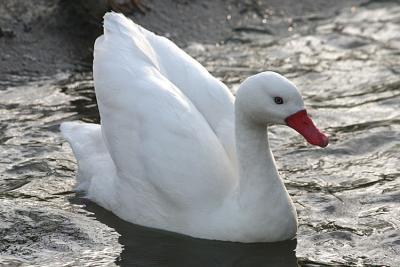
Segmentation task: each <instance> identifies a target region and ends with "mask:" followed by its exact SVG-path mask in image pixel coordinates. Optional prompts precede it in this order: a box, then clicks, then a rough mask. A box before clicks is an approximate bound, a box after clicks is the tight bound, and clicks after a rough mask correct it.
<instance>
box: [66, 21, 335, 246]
mask: <svg viewBox="0 0 400 267" xmlns="http://www.w3.org/2000/svg"><path fill="white" fill-rule="evenodd" d="M93 76H94V85H95V91H96V96H97V100H98V107H99V111H100V117H101V125H97V124H88V123H81V122H66V123H63V124H62V125H61V131H62V133H63V135H64V136H65V138H66V139H67V140H68V141H69V143H70V144H71V146H72V149H73V152H74V154H75V157H76V159H77V161H78V174H77V180H78V185H77V189H78V190H83V191H85V192H86V194H87V197H88V198H89V199H91V200H93V201H94V202H96V203H98V204H99V205H101V206H103V207H104V208H106V209H108V210H111V211H112V212H113V213H115V214H116V215H117V216H119V217H121V218H122V219H124V220H127V221H129V222H132V223H136V224H139V225H144V226H149V227H154V228H159V229H164V230H169V231H174V232H178V233H182V234H186V235H190V236H193V237H200V238H206V239H218V240H228V241H240V242H262V241H268V242H273V241H280V240H286V239H290V238H293V237H294V236H295V234H296V231H297V217H296V211H295V208H294V206H293V203H292V201H291V199H290V197H289V195H288V193H287V191H286V189H285V186H284V184H283V181H282V179H281V178H280V177H279V174H278V172H277V169H276V166H275V162H274V158H273V156H272V154H271V150H270V148H269V145H268V138H267V135H266V132H267V126H268V125H270V124H282V125H288V126H290V127H292V128H294V129H295V130H296V131H298V132H299V133H300V134H302V135H303V136H304V137H305V138H306V140H307V141H308V142H309V143H311V144H313V145H318V146H321V147H325V146H326V145H327V144H328V138H327V137H326V136H325V135H324V134H322V133H321V132H320V131H319V130H318V129H317V128H316V127H315V126H314V124H313V122H312V121H311V119H310V118H309V117H308V116H307V113H306V111H305V109H304V104H303V100H302V97H301V95H300V93H299V91H298V90H297V89H296V87H295V86H294V85H293V84H292V83H291V82H290V81H288V80H287V79H285V78H284V77H282V76H281V75H279V74H277V73H274V72H263V73H260V74H257V75H254V76H251V77H249V78H247V79H246V80H245V81H244V82H243V83H242V84H241V85H240V87H239V90H238V91H237V96H236V100H234V97H233V95H232V94H231V93H230V91H229V90H228V89H227V87H226V86H225V85H224V84H223V83H221V82H220V81H218V80H217V79H215V78H214V77H213V76H212V75H211V74H209V73H208V72H207V71H206V70H205V68H204V67H202V66H201V65H200V64H199V63H198V62H197V61H195V60H194V59H193V58H191V57H190V56H189V55H187V54H186V53H185V52H183V51H182V50H180V49H179V48H178V47H177V46H176V45H175V44H173V43H172V42H171V41H169V40H168V39H166V38H164V37H160V36H157V35H155V34H153V33H152V32H149V31H147V30H145V29H143V28H142V27H140V26H138V25H136V24H134V23H133V22H132V21H131V20H129V19H127V18H126V17H124V16H123V15H122V14H117V13H107V14H106V15H105V17H104V35H102V36H100V37H99V38H98V39H97V40H96V43H95V49H94V66H93Z"/></svg>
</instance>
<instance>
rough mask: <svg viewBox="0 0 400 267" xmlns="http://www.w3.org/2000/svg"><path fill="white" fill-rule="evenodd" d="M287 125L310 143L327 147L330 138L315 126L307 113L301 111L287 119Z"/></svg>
mask: <svg viewBox="0 0 400 267" xmlns="http://www.w3.org/2000/svg"><path fill="white" fill-rule="evenodd" d="M285 122H286V124H287V125H288V126H289V127H290V128H293V129H294V130H296V131H297V132H298V133H299V134H301V135H302V136H303V137H304V138H305V139H306V140H307V142H308V143H310V144H312V145H316V146H320V147H326V146H327V145H328V143H329V138H328V136H326V135H325V134H323V133H321V131H320V130H319V129H318V128H317V127H316V126H315V124H314V122H313V121H312V120H311V118H310V117H309V116H308V114H307V111H306V110H305V109H304V110H300V111H298V112H296V113H294V114H292V115H290V116H289V117H287V118H286V119H285Z"/></svg>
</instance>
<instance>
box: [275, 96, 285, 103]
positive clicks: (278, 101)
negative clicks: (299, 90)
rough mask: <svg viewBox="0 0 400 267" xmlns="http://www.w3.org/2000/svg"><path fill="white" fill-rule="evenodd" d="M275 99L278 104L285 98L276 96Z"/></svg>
mask: <svg viewBox="0 0 400 267" xmlns="http://www.w3.org/2000/svg"><path fill="white" fill-rule="evenodd" d="M274 101H275V104H278V105H281V104H283V99H282V97H279V96H276V97H275V98H274Z"/></svg>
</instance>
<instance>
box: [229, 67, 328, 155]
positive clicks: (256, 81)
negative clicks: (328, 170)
mask: <svg viewBox="0 0 400 267" xmlns="http://www.w3.org/2000/svg"><path fill="white" fill-rule="evenodd" d="M235 109H236V110H237V111H238V110H240V112H241V113H242V115H244V117H245V118H246V119H247V120H248V121H251V122H252V123H255V124H261V125H269V124H278V125H279V124H280V125H287V126H289V127H291V128H293V129H294V130H296V131H297V132H298V133H300V134H301V135H302V136H303V137H304V138H305V139H306V140H307V141H308V142H309V143H310V144H312V145H317V146H320V147H326V146H327V145H328V137H327V136H326V135H325V134H323V133H321V131H320V130H319V129H318V128H317V127H316V126H315V125H314V123H313V121H312V120H311V118H310V117H309V116H308V115H307V111H306V110H305V108H304V102H303V98H302V96H301V94H300V92H299V90H298V89H297V88H296V86H295V85H294V84H293V83H292V82H290V81H289V80H288V79H286V78H285V77H283V76H282V75H280V74H278V73H276V72H271V71H266V72H262V73H259V74H256V75H254V76H251V77H249V78H247V79H246V80H245V81H244V82H243V83H242V84H241V85H240V87H239V90H238V91H237V93H236V101H235Z"/></svg>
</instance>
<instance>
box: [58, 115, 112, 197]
mask: <svg viewBox="0 0 400 267" xmlns="http://www.w3.org/2000/svg"><path fill="white" fill-rule="evenodd" d="M60 130H61V133H62V135H63V136H64V138H65V139H66V140H67V141H68V143H69V144H70V145H71V148H72V151H73V153H74V155H75V158H76V160H77V162H78V173H77V176H76V179H77V186H76V190H78V191H84V192H86V193H87V194H88V195H89V194H90V190H91V188H93V185H92V180H93V179H103V178H100V177H108V180H110V179H111V178H112V176H113V175H114V172H115V167H114V164H113V161H112V159H111V157H110V155H109V153H108V150H107V148H106V146H105V144H104V141H103V138H102V133H101V126H100V125H98V124H92V123H82V122H78V121H72V122H64V123H62V124H61V126H60ZM106 180H107V179H106ZM109 182H110V181H102V183H103V184H104V183H105V184H107V183H109Z"/></svg>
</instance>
